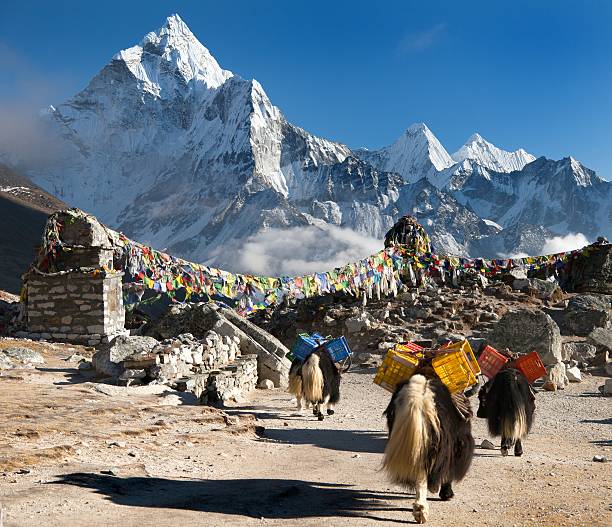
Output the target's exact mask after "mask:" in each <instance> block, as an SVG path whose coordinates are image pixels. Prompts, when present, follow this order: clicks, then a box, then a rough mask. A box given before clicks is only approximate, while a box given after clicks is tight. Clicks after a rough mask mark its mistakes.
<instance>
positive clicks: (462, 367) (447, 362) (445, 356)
mask: <svg viewBox="0 0 612 527" xmlns="http://www.w3.org/2000/svg"><path fill="white" fill-rule="evenodd" d="M446 349H447V348H445V353H441V354H440V355H438V356H437V357H434V358H433V359H432V361H431V365H432V366H433V369H434V370H435V372H436V374H437V375H438V377H439V378H440V380H441V381H442V382H443V383H444V384H445V385H446V387H447V388H448V389H449V391H450V392H451V393H457V392H462V391H463V390H465V389H466V388H469V387H470V386H472V385H474V384H476V382H477V380H476V375H474V372H473V371H472V367H471V366H470V362H469V360H468V358H467V356H466V354H465V352H464V351H463V350H461V349H458V350H454V351H446Z"/></svg>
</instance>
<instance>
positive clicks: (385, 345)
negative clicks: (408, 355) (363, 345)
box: [377, 341, 395, 353]
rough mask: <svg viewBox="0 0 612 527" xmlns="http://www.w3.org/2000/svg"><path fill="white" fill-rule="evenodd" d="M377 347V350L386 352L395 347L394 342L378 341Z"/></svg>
mask: <svg viewBox="0 0 612 527" xmlns="http://www.w3.org/2000/svg"><path fill="white" fill-rule="evenodd" d="M377 347H378V349H379V351H382V352H385V353H386V352H387V351H388V350H390V349H392V348H394V347H395V342H384V341H383V342H379V343H378V346H377Z"/></svg>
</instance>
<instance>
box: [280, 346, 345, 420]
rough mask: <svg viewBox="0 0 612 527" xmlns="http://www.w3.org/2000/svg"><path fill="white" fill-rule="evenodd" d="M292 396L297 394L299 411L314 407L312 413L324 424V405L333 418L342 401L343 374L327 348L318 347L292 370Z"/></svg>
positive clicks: (290, 388) (290, 374)
mask: <svg viewBox="0 0 612 527" xmlns="http://www.w3.org/2000/svg"><path fill="white" fill-rule="evenodd" d="M289 393H292V394H293V395H295V398H296V399H297V407H298V410H299V411H301V410H302V408H303V405H304V403H306V407H308V406H309V405H310V404H312V406H313V409H312V413H313V414H314V415H316V416H317V417H318V418H319V421H323V412H322V411H321V410H322V406H323V407H325V406H327V415H333V413H334V406H335V404H336V403H337V402H338V401H339V400H340V371H339V370H338V368H337V367H336V365H335V364H334V362H333V360H332V358H331V357H330V356H329V353H327V351H326V350H325V348H324V347H322V346H320V347H318V348H316V349H315V350H314V351H313V352H312V353H311V354H310V355H309V356H308V357H307V358H306V360H305V361H301V360H299V359H295V360H294V361H293V363H292V364H291V369H290V370H289Z"/></svg>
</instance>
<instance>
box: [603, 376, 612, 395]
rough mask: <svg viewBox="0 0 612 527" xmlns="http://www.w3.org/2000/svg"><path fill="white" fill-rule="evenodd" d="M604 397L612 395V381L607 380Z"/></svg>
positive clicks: (604, 386)
mask: <svg viewBox="0 0 612 527" xmlns="http://www.w3.org/2000/svg"><path fill="white" fill-rule="evenodd" d="M602 388H603V390H602V392H603V394H604V395H608V396H609V395H612V379H606V383H605V384H604V385H603V386H602Z"/></svg>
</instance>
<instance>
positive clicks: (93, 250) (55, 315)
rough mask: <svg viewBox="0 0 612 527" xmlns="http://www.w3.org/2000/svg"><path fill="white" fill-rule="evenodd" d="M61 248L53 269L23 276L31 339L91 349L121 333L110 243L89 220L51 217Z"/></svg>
mask: <svg viewBox="0 0 612 527" xmlns="http://www.w3.org/2000/svg"><path fill="white" fill-rule="evenodd" d="M57 221H58V223H61V224H62V228H61V230H60V242H61V250H60V251H58V252H57V254H56V256H55V258H54V260H53V268H52V269H49V270H47V272H43V271H41V270H39V269H38V268H37V265H38V262H37V263H36V264H35V265H34V266H33V267H32V268H31V269H30V271H28V273H27V274H26V275H25V287H26V311H25V312H26V323H27V334H26V335H24V336H29V337H31V338H41V339H44V340H56V341H67V342H74V343H85V344H89V345H96V344H99V343H100V342H105V341H108V340H110V339H111V338H113V337H114V336H116V335H119V334H122V333H124V332H125V329H124V324H125V310H124V307H123V290H122V277H123V273H122V272H118V271H114V270H113V242H112V239H111V238H110V236H109V234H108V232H107V231H106V229H105V228H104V227H103V226H102V225H101V224H100V223H99V222H98V221H97V220H96V219H95V218H92V217H78V218H74V217H73V216H71V215H70V214H68V213H61V214H60V215H59V216H58V217H57Z"/></svg>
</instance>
